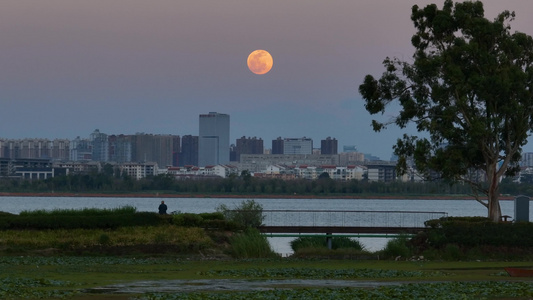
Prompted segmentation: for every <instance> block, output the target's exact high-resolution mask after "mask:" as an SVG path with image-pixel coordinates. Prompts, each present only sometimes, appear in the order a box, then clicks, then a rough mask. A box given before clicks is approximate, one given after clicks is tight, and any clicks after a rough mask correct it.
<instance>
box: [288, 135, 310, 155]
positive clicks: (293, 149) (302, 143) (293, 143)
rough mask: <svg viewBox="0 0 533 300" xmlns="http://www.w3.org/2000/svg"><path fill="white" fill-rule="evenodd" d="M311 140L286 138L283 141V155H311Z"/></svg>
mask: <svg viewBox="0 0 533 300" xmlns="http://www.w3.org/2000/svg"><path fill="white" fill-rule="evenodd" d="M312 153H313V140H312V139H310V138H306V137H303V138H286V139H285V140H284V141H283V154H312Z"/></svg>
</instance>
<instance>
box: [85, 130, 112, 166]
mask: <svg viewBox="0 0 533 300" xmlns="http://www.w3.org/2000/svg"><path fill="white" fill-rule="evenodd" d="M89 140H90V141H91V143H92V159H93V160H95V161H109V142H108V140H107V134H105V133H102V132H100V130H98V129H96V130H95V131H94V132H93V133H91V136H90V137H89Z"/></svg>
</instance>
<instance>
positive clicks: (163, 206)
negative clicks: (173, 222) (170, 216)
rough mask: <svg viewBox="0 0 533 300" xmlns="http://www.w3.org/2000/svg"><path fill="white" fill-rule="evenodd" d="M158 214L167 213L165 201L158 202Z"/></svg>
mask: <svg viewBox="0 0 533 300" xmlns="http://www.w3.org/2000/svg"><path fill="white" fill-rule="evenodd" d="M159 214H160V215H166V214H167V205H166V204H165V201H161V204H159Z"/></svg>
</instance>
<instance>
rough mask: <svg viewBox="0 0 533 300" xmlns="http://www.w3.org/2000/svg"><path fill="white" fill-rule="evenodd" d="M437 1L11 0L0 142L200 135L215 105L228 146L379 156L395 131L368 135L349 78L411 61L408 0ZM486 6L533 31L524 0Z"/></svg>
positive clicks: (0, 77) (5, 24)
mask: <svg viewBox="0 0 533 300" xmlns="http://www.w3.org/2000/svg"><path fill="white" fill-rule="evenodd" d="M443 2H444V1H427V0H424V1H411V0H410V1H390V0H380V1H346V0H342V1H341V0H334V1H327V2H324V1H318V0H295V1H290V2H287V1H281V0H273V1H268V2H264V3H259V2H249V1H244V0H232V1H224V2H212V1H207V0H198V1H192V0H191V1H189V0H186V1H167V0H156V1H150V2H147V1H141V0H117V1H112V2H110V1H104V0H94V1H85V2H78V1H69V0H49V1H42V2H33V1H32V2H30V1H8V2H5V3H3V4H2V10H0V25H1V26H2V28H3V30H2V32H0V38H1V39H2V51H0V64H1V65H2V68H0V99H1V100H0V101H2V102H1V104H2V109H1V110H0V138H7V139H24V138H48V139H52V138H64V139H69V140H72V139H74V138H75V137H76V136H79V135H80V134H84V133H85V134H87V135H88V134H90V133H91V132H92V131H93V130H94V129H95V128H99V129H100V130H102V131H103V132H108V133H123V134H134V133H136V132H147V133H151V134H177V135H180V136H183V135H195V136H196V135H199V131H198V120H197V118H198V115H199V114H201V113H205V112H209V111H220V112H224V113H227V114H229V115H231V128H232V129H231V136H230V140H231V141H235V140H236V139H237V138H239V137H241V136H250V137H253V136H256V137H261V138H262V139H263V140H265V141H270V140H274V139H276V138H277V137H278V136H283V137H290V138H299V137H304V136H305V137H308V138H312V139H313V140H315V141H318V140H321V139H324V138H326V137H328V136H331V137H335V138H336V139H337V140H338V141H339V147H342V146H343V145H356V146H357V147H358V149H359V151H360V152H363V153H372V154H374V155H376V156H378V157H380V158H381V159H384V160H388V159H389V158H390V157H391V154H392V145H393V144H394V143H395V141H396V139H397V138H399V137H400V136H401V135H402V133H403V131H401V130H399V129H397V128H390V129H388V130H386V131H384V132H381V133H375V132H373V131H372V128H371V125H370V122H371V119H372V118H373V117H372V116H370V115H369V114H368V113H367V112H366V110H365V109H364V104H363V102H362V100H361V97H360V95H359V93H358V90H357V89H358V86H359V84H361V83H362V81H363V77H364V76H365V75H366V74H373V75H376V76H379V75H380V74H381V73H382V72H383V67H382V65H381V62H382V61H383V59H385V58H386V57H387V56H390V57H394V56H396V57H399V58H401V59H404V60H407V61H409V60H410V57H411V55H412V53H413V48H412V46H411V45H410V40H411V36H412V35H413V33H414V28H413V25H412V22H411V20H410V13H411V7H412V6H413V5H415V4H417V5H419V6H425V5H427V4H429V3H435V4H437V5H438V6H439V7H442V4H443ZM483 3H484V7H485V16H486V17H487V18H489V19H494V18H495V17H496V15H497V14H498V13H500V12H502V11H504V10H510V11H515V12H516V19H515V21H513V22H512V23H511V27H512V31H522V32H525V33H526V34H529V35H531V34H533V31H532V29H531V28H533V19H531V18H529V14H528V13H529V12H531V11H532V10H533V3H532V2H529V1H520V0H510V1H499V0H491V1H483ZM255 49H265V50H267V51H269V52H270V53H271V54H272V57H273V60H274V63H273V67H272V69H271V70H270V72H268V73H267V74H264V75H256V74H253V73H251V72H250V71H249V69H248V67H247V64H246V59H247V56H248V55H249V54H250V52H251V51H253V50H255ZM378 117H379V116H378ZM382 117H383V118H388V117H390V116H382ZM268 146H269V143H267V144H266V145H265V147H268ZM530 151H533V143H531V139H530V143H529V144H528V145H526V146H525V147H524V152H530Z"/></svg>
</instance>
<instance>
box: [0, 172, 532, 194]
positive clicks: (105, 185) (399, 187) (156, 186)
mask: <svg viewBox="0 0 533 300" xmlns="http://www.w3.org/2000/svg"><path fill="white" fill-rule="evenodd" d="M500 193H501V194H502V195H504V196H503V198H504V199H507V198H513V197H510V196H509V195H512V196H514V195H531V194H533V185H531V184H519V183H515V182H512V180H511V179H509V180H507V179H505V180H504V181H503V182H502V183H501V185H500ZM0 196H19V197H21V196H30V197H158V198H165V197H167V198H170V197H175V198H178V197H182V198H336V199H342V198H347V199H469V198H472V196H471V188H470V186H469V185H467V184H453V185H452V184H448V183H446V182H442V181H432V182H402V181H392V182H375V181H368V180H347V181H341V180H333V179H331V178H319V179H315V180H308V179H296V180H282V179H277V178H275V179H273V178H268V179H267V178H256V177H253V176H251V175H250V174H249V173H244V172H243V174H241V176H231V177H228V178H206V179H185V180H177V179H176V178H174V177H173V176H172V175H168V174H162V175H157V176H153V177H148V178H142V179H138V180H137V179H134V178H131V177H129V176H117V175H116V174H114V173H109V174H107V173H91V174H75V175H66V176H58V177H54V178H48V179H43V180H25V179H16V178H0Z"/></svg>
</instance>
